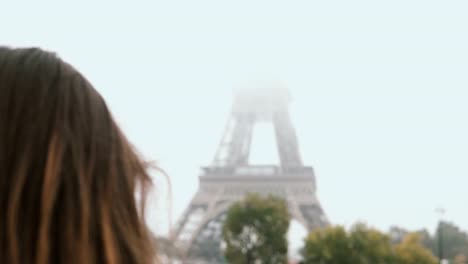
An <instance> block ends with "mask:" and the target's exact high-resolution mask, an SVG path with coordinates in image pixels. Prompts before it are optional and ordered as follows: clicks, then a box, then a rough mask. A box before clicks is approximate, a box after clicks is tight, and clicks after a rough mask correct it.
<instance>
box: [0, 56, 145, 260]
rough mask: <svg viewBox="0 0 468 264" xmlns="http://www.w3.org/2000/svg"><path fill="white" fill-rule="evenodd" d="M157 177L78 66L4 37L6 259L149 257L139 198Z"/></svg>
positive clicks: (2, 227) (0, 127) (1, 175)
mask: <svg viewBox="0 0 468 264" xmlns="http://www.w3.org/2000/svg"><path fill="white" fill-rule="evenodd" d="M149 184H150V179H149V177H148V175H147V174H146V172H145V167H144V164H143V163H142V162H141V161H140V159H139V158H138V156H137V155H136V153H135V151H134V150H133V149H132V147H131V145H130V144H129V143H128V141H127V140H126V138H125V137H124V135H123V134H122V132H121V131H120V130H119V128H118V126H117V125H116V123H115V121H114V120H113V118H112V116H111V114H110V112H109V110H108V108H107V106H106V104H105V102H104V100H103V99H102V97H101V96H100V95H99V94H98V93H97V92H96V90H95V89H94V88H93V87H92V86H91V84H90V83H89V82H88V81H87V80H86V79H85V78H84V77H83V76H82V75H81V74H80V73H79V72H78V71H76V70H75V69H74V68H73V67H72V66H70V65H69V64H67V63H65V62H63V61H62V60H60V59H59V58H58V57H57V56H56V55H55V54H53V53H49V52H45V51H42V50H40V49H9V48H2V47H0V262H1V263H10V264H26V263H28V264H49V263H67V264H68V263H70V264H73V263H110V264H114V263H115V264H120V263H122V264H123V263H125V264H127V263H128V264H133V263H142V264H147V263H150V262H151V261H152V258H153V255H152V250H153V247H152V246H153V245H152V244H151V242H150V241H151V237H150V235H149V232H148V230H147V228H146V226H145V224H144V222H143V220H142V218H143V207H144V205H142V204H141V203H139V202H138V201H136V200H135V192H141V194H144V193H145V188H146V187H147V186H148V185H149ZM143 200H144V199H142V201H143Z"/></svg>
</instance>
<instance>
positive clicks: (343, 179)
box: [0, 0, 468, 234]
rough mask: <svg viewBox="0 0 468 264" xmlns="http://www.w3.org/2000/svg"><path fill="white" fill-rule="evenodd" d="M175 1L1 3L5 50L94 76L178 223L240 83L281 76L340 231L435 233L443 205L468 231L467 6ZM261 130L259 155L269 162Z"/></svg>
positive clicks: (161, 210) (156, 206)
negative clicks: (36, 51)
mask: <svg viewBox="0 0 468 264" xmlns="http://www.w3.org/2000/svg"><path fill="white" fill-rule="evenodd" d="M167 2H169V1H167ZM167 2H164V3H163V2H160V1H154V2H149V1H148V2H138V1H131V2H128V3H127V4H116V3H115V2H111V1H108V2H99V3H97V2H96V1H90V0H87V1H85V0H82V1H80V2H79V4H75V5H73V4H68V3H67V4H64V3H59V2H58V1H56V2H53V1H48V2H47V1H44V2H41V4H37V3H28V4H27V5H26V4H23V3H3V5H2V6H3V7H2V11H3V12H2V16H1V17H0V43H1V44H6V45H10V46H31V45H34V46H40V47H43V48H45V49H49V50H53V51H56V52H57V53H58V54H59V55H60V56H62V57H63V58H64V59H65V60H67V61H69V62H70V63H72V64H73V65H76V66H77V68H78V69H79V70H80V71H82V72H83V73H84V74H85V75H86V76H87V77H88V78H89V79H90V80H91V82H92V83H93V84H94V85H95V87H96V88H97V89H98V90H99V91H100V92H101V93H102V94H103V96H104V98H105V99H106V101H107V102H108V104H109V105H110V107H111V109H112V112H113V113H114V115H115V117H116V119H117V120H118V121H119V123H120V124H121V125H122V127H123V129H124V131H125V132H126V133H127V135H128V137H129V138H130V140H131V141H132V142H133V143H134V144H135V146H136V147H137V148H138V149H139V150H140V152H141V153H142V154H143V156H144V157H145V158H146V159H148V160H154V161H155V162H156V163H157V164H158V166H160V167H161V168H162V169H163V170H165V171H166V172H167V174H168V176H169V177H170V179H171V181H172V194H173V195H172V204H173V218H174V220H175V219H177V218H178V217H179V216H180V214H181V212H182V211H183V210H184V208H185V207H186V206H187V205H188V203H189V201H190V199H191V197H192V196H193V195H194V193H195V192H196V190H197V184H198V175H199V168H200V167H201V166H205V165H209V164H210V163H211V161H212V159H213V157H214V155H215V151H216V149H217V145H218V143H219V140H220V138H221V135H222V132H223V128H224V125H225V123H226V122H227V118H228V116H229V111H230V104H231V100H232V89H233V88H235V87H239V86H243V85H248V84H250V83H256V82H281V83H282V84H284V85H285V86H287V87H288V88H289V89H290V91H291V93H292V96H293V101H292V105H291V115H292V118H293V123H294V125H295V128H296V130H297V133H298V137H299V142H300V149H301V152H302V155H303V160H304V162H305V163H306V164H307V165H312V166H314V168H315V172H316V177H317V183H318V198H319V199H320V202H321V204H322V206H323V208H324V210H325V212H326V214H327V215H328V217H329V219H330V220H331V222H332V223H334V224H343V225H347V226H349V225H350V224H353V223H355V222H356V221H365V222H367V223H369V224H370V225H372V226H375V227H378V228H380V229H383V230H386V229H388V228H389V227H390V226H391V225H399V226H402V227H406V228H409V229H419V228H428V229H430V230H431V231H433V230H434V228H435V225H436V221H437V215H436V213H435V209H436V208H437V207H443V208H445V209H446V210H447V213H446V215H445V217H446V219H447V220H450V221H453V222H455V223H456V224H458V225H460V226H462V228H464V229H465V230H467V229H468V224H467V223H468V211H467V210H466V204H468V195H467V194H466V190H467V186H468V177H467V175H468V167H467V166H466V164H467V162H466V160H467V159H468V136H467V135H468V123H467V121H466V120H467V116H468V104H467V103H466V102H467V99H468V89H467V87H468V75H467V72H468V51H467V48H466V47H468V34H467V33H468V32H467V31H468V29H467V25H468V17H467V16H466V14H467V12H468V2H466V1H463V0H460V1H443V2H442V1H431V0H429V1H428V0H424V1H423V0H414V1H401V0H397V1H391V2H383V1H363V0H359V1H235V2H232V3H227V2H220V1H170V3H167ZM264 128H265V127H263V128H261V129H260V131H261V132H260V136H259V138H260V140H258V142H256V143H255V144H254V145H255V146H254V148H255V150H254V151H253V156H252V159H253V160H256V161H261V162H268V161H269V160H271V161H273V160H275V159H276V158H275V156H274V155H272V148H271V144H269V142H271V141H269V140H267V139H268V133H269V132H268V131H269V130H268V129H264ZM262 134H263V135H265V136H261V135H262ZM262 139H266V140H262ZM154 177H155V189H154V192H153V194H152V197H151V201H152V202H151V203H150V204H149V206H150V209H149V216H148V219H149V221H150V224H151V226H152V228H153V229H154V230H156V231H157V232H158V233H163V234H164V233H166V232H167V230H168V221H167V219H168V213H169V209H168V205H167V203H166V201H167V198H168V197H167V196H166V195H167V186H166V181H165V180H164V177H163V176H162V175H160V174H156V173H155V174H154Z"/></svg>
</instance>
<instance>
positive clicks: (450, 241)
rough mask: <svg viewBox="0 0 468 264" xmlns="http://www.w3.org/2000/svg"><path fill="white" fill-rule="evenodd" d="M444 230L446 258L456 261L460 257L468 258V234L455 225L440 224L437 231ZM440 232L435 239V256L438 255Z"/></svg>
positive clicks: (443, 239)
mask: <svg viewBox="0 0 468 264" xmlns="http://www.w3.org/2000/svg"><path fill="white" fill-rule="evenodd" d="M440 229H442V243H443V252H444V258H447V259H451V260H454V259H455V257H457V256H458V255H464V256H468V234H467V233H466V232H463V231H462V230H460V228H459V227H458V226H456V225H454V224H453V223H449V222H440V223H439V226H438V227H437V230H440ZM439 234H440V233H439V232H437V233H436V235H435V237H434V243H433V244H434V245H435V246H434V249H433V252H434V254H437V253H438V252H437V246H436V245H437V244H438V243H439Z"/></svg>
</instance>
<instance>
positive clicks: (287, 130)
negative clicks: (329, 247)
mask: <svg viewBox="0 0 468 264" xmlns="http://www.w3.org/2000/svg"><path fill="white" fill-rule="evenodd" d="M289 102H290V96H289V92H288V90H287V89H284V88H277V89H257V90H238V91H236V93H235V100H234V104H233V107H232V113H231V116H230V119H229V121H228V124H227V126H226V129H225V132H224V135H223V137H222V140H221V143H220V145H219V148H218V151H217V153H216V155H215V158H214V161H213V164H212V165H211V166H209V167H204V168H202V174H201V175H200V177H199V189H198V191H197V193H196V194H195V196H194V197H193V199H192V201H191V202H190V205H189V206H188V208H187V209H186V210H185V212H184V213H183V215H182V217H181V219H180V220H179V222H178V223H177V225H176V228H175V230H174V232H173V236H172V239H173V240H174V241H175V243H176V244H177V246H178V248H179V249H180V250H181V252H182V254H183V255H184V256H185V257H186V259H190V263H195V259H198V258H200V259H205V262H204V263H206V262H208V263H220V262H221V261H220V259H221V244H222V243H221V241H222V238H221V231H222V223H223V220H224V218H225V213H226V211H227V210H228V208H229V207H230V206H231V205H232V204H233V203H234V202H236V201H238V200H240V199H242V198H243V197H244V196H245V195H246V194H247V193H259V194H262V195H268V194H272V195H276V196H281V197H283V198H285V199H286V200H287V202H288V206H289V210H290V215H291V217H292V218H294V219H296V220H297V221H298V222H300V223H301V224H302V225H303V226H304V227H306V229H307V230H308V231H311V230H313V229H316V228H321V227H324V226H326V225H328V220H327V217H326V216H325V214H324V212H323V210H322V207H321V205H320V203H319V201H318V199H317V197H316V183H315V175H314V171H313V168H312V167H310V166H304V165H303V163H302V160H301V155H300V152H299V147H298V141H297V136H296V133H295V130H294V127H293V125H292V123H291V119H290V115H289V108H288V107H289ZM258 122H271V123H272V125H273V128H274V131H275V137H276V143H277V149H278V154H279V160H280V164H279V165H271V166H270V165H268V166H265V165H262V166H260V165H253V164H249V162H248V161H249V154H250V146H251V141H252V135H253V129H254V126H255V124H257V123H258ZM207 260H208V261H207Z"/></svg>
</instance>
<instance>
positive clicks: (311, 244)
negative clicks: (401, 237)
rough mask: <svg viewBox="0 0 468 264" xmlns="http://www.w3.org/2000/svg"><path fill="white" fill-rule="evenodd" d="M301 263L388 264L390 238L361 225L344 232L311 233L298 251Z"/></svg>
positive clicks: (337, 229) (390, 254)
mask: <svg viewBox="0 0 468 264" xmlns="http://www.w3.org/2000/svg"><path fill="white" fill-rule="evenodd" d="M301 253H302V256H303V258H304V263H306V264H307V263H311V264H312V263H322V264H388V263H390V262H391V261H392V246H391V243H390V238H389V237H388V236H387V235H385V234H383V233H381V232H379V231H377V230H375V229H372V228H368V227H367V226H366V225H364V224H357V225H355V226H353V227H352V228H351V231H350V232H349V233H348V232H346V230H345V229H344V228H343V227H340V226H338V227H329V228H326V229H322V230H317V231H315V232H312V233H311V234H310V235H309V236H308V237H307V238H306V241H305V246H304V248H303V250H302V252H301Z"/></svg>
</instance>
